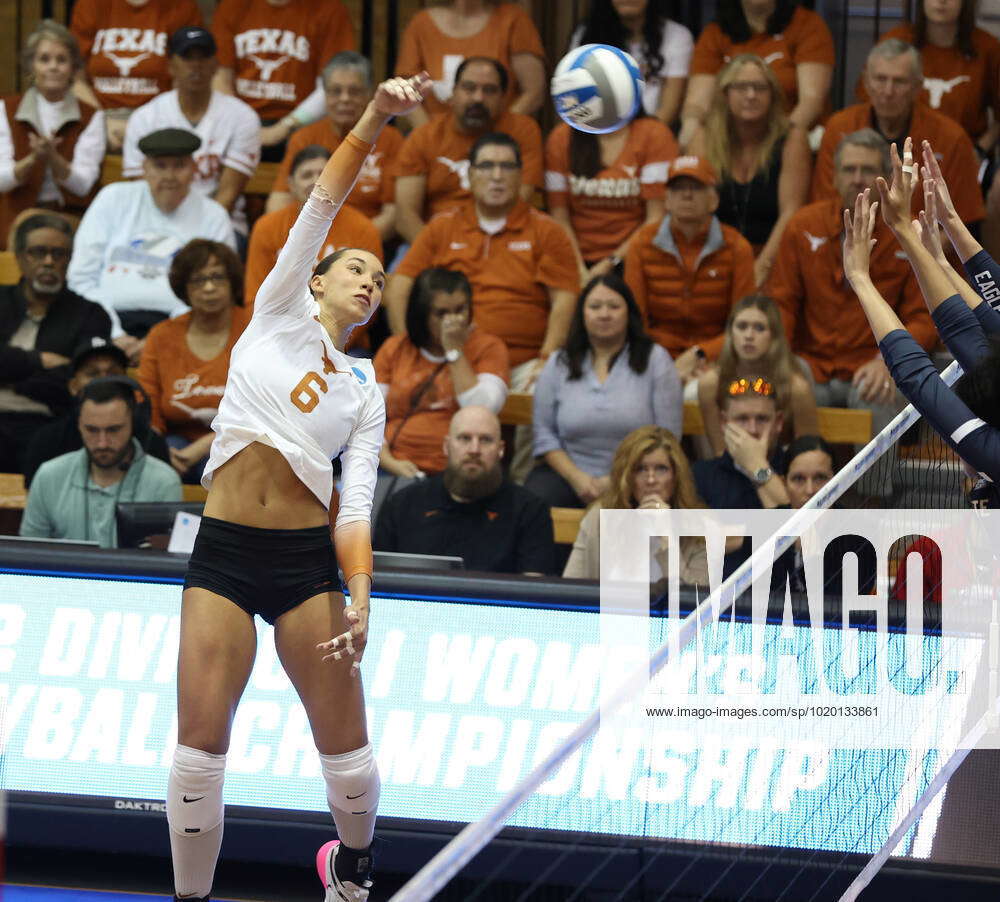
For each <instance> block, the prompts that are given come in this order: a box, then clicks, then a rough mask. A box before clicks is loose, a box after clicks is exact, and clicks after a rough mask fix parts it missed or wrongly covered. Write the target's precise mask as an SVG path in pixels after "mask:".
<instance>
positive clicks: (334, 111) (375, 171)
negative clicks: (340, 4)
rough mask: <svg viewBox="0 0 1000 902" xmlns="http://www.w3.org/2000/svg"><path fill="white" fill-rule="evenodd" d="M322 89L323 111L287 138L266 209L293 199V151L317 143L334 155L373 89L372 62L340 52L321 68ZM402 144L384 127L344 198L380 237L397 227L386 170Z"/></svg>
mask: <svg viewBox="0 0 1000 902" xmlns="http://www.w3.org/2000/svg"><path fill="white" fill-rule="evenodd" d="M323 91H324V94H325V97H326V113H327V115H326V116H324V117H323V118H322V119H320V120H319V121H318V122H314V123H313V124H312V125H307V126H306V127H305V128H300V129H299V130H298V131H297V132H295V133H294V134H293V135H292V137H291V138H290V139H289V141H288V148H287V150H286V151H285V157H284V159H283V160H282V161H281V168H280V169H279V170H278V176H277V178H276V179H275V180H274V186H273V187H272V188H271V194H270V196H269V197H268V198H267V212H269V213H271V212H274V211H275V210H280V209H281V208H282V207H285V206H287V205H288V204H290V203H293V202H294V201H295V198H294V197H293V195H292V191H291V189H290V187H289V184H288V177H289V174H290V172H291V167H292V160H294V159H295V157H296V154H298V152H299V151H300V150H302V149H303V148H304V147H308V146H310V145H316V144H318V145H320V146H321V147H325V148H326V149H327V150H329V151H330V153H333V152H334V151H335V150H336V149H337V147H338V146H339V145H340V142H341V141H343V140H344V136H345V135H346V134H347V133H348V132H349V131H350V130H351V129H352V128H353V127H354V124H355V123H356V122H357V121H358V119H360V118H361V114H362V113H363V112H364V110H365V107H366V106H367V105H368V101H369V100H371V98H372V94H373V93H374V91H375V85H374V83H373V81H372V64H371V63H370V62H369V61H368V60H367V59H366V58H365V57H363V56H362V55H361V54H360V53H355V52H354V51H353V50H343V51H341V52H340V53H338V54H337V55H336V56H335V57H334V58H333V59H332V60H330V62H328V63H327V64H326V67H325V68H324V69H323ZM402 145H403V136H402V135H401V134H400V132H399V130H398V129H397V128H396V127H395V126H392V125H387V126H385V127H384V128H383V129H382V131H381V132H379V136H378V139H377V140H376V141H375V145H374V147H372V150H371V152H370V153H369V154H368V159H367V160H365V165H364V166H363V167H362V169H361V174H360V175H359V176H358V180H357V182H355V184H354V190H353V191H351V193H350V194H349V195H348V197H347V202H348V203H349V204H350V205H351V206H352V207H355V208H356V209H357V210H359V211H360V212H362V213H364V215H365V216H367V217H368V218H369V219H371V220H372V222H373V223H374V225H375V227H376V228H377V229H378V231H379V234H380V235H381V236H382V240H383V241H386V240H388V239H389V238H392V236H393V235H394V234H395V231H396V204H395V200H394V198H393V196H392V193H393V184H392V181H391V179H390V178H389V170H390V167H391V166H392V161H393V160H394V159H395V158H396V157H397V156H398V155H399V149H400V147H402Z"/></svg>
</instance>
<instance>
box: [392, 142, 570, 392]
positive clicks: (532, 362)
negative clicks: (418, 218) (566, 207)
mask: <svg viewBox="0 0 1000 902" xmlns="http://www.w3.org/2000/svg"><path fill="white" fill-rule="evenodd" d="M468 162H469V183H470V185H471V188H472V199H471V200H468V201H465V202H464V203H463V204H462V205H461V206H459V207H458V208H456V209H455V210H452V211H450V212H448V213H442V214H441V215H440V216H437V217H435V219H434V220H433V221H432V222H431V223H429V224H428V226H427V228H425V229H424V230H423V231H422V232H421V233H420V235H419V237H418V238H417V240H416V241H415V242H414V243H413V246H412V247H411V248H410V250H409V252H408V253H407V254H406V256H405V257H404V258H403V260H402V261H401V262H400V264H399V266H398V268H397V269H396V272H395V273H394V274H393V275H392V277H391V278H390V279H389V284H388V286H387V288H386V290H385V305H386V309H387V311H388V314H389V325H390V327H391V328H392V331H393V333H394V334H400V333H403V332H405V331H406V304H407V300H408V298H409V296H410V288H411V287H412V285H413V280H414V279H415V278H416V277H417V276H418V275H420V273H422V272H423V271H424V270H425V269H429V268H430V267H432V266H442V267H444V268H445V269H454V270H458V271H459V272H463V273H465V275H466V276H467V277H468V279H469V282H471V283H472V318H473V320H474V321H475V323H476V325H477V327H479V328H480V329H482V330H483V331H484V332H487V333H489V334H490V335H496V336H498V337H499V338H502V339H503V340H504V342H505V343H506V344H507V349H508V350H509V351H510V362H511V366H512V367H514V371H513V372H512V373H511V388H512V389H513V390H514V391H523V390H525V388H526V387H527V385H528V384H530V383H533V382H534V377H535V376H537V374H538V372H539V371H540V370H541V366H542V363H543V362H544V360H545V359H546V358H547V357H548V356H549V354H551V353H552V352H553V351H557V350H558V349H559V348H561V347H562V346H563V342H564V341H565V339H566V333H567V332H568V330H569V322H570V319H571V318H572V316H573V307H574V303H575V296H576V293H577V291H578V290H579V287H580V276H579V273H578V271H577V267H576V257H575V255H574V253H573V246H572V244H570V240H569V235H567V234H566V232H565V230H564V229H563V228H562V226H560V225H559V224H558V223H557V222H556V221H555V220H554V219H552V217H550V216H548V215H546V214H545V213H541V212H540V211H538V210H536V209H534V207H532V206H531V205H530V204H528V203H526V202H525V201H524V200H522V198H521V186H522V181H521V173H522V159H521V151H520V147H519V146H518V143H517V142H516V141H515V140H514V139H513V138H512V137H511V136H510V135H505V134H501V133H496V134H490V135H484V136H483V137H482V138H480V139H479V140H478V141H476V143H475V144H474V145H473V147H472V150H471V151H470V152H469V161H468ZM519 370H520V374H519ZM521 376H523V378H521ZM518 385H520V386H521V387H520V388H518Z"/></svg>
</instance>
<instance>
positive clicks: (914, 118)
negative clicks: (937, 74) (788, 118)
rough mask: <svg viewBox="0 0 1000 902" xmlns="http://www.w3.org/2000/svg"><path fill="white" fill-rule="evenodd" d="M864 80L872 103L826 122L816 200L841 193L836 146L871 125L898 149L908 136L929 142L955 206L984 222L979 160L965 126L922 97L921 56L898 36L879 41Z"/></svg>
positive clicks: (915, 206)
mask: <svg viewBox="0 0 1000 902" xmlns="http://www.w3.org/2000/svg"><path fill="white" fill-rule="evenodd" d="M864 79H865V86H866V87H867V89H868V94H869V96H870V97H871V101H870V102H869V103H857V104H855V105H854V106H849V107H847V109H844V110H841V111H840V112H839V113H834V114H833V115H832V116H831V117H830V118H829V120H828V121H827V123H826V131H825V133H824V134H823V143H822V144H820V148H819V153H818V155H817V156H816V166H815V167H814V169H813V179H812V191H811V196H812V199H813V200H822V199H823V198H827V197H836V196H837V195H838V194H839V193H840V192H839V191H838V190H837V188H836V186H835V185H834V178H833V173H834V164H833V153H834V150H835V149H836V148H837V146H838V145H839V144H840V140H841V138H843V137H844V135H846V134H849V133H850V132H855V131H857V130H858V129H862V128H872V129H874V130H875V131H877V132H878V133H879V134H880V135H881V136H882V137H883V138H885V140H886V141H887V142H889V143H892V142H895V143H896V146H897V147H902V146H903V139H904V138H906V136H908V135H909V136H910V137H912V138H913V146H914V147H919V146H920V144H921V142H922V141H930V142H931V145H932V146H933V148H934V151H935V154H936V155H937V158H938V159H939V160H940V164H941V172H942V174H943V175H944V177H945V180H946V181H947V182H948V187H949V188H950V189H951V196H952V198H953V199H954V201H955V208H956V209H957V210H958V212H959V213H960V214H961V216H962V219H963V220H964V221H965V222H967V223H970V224H971V223H977V222H979V220H981V219H982V218H983V217H984V216H985V215H986V210H985V207H984V206H983V197H982V193H981V191H980V188H979V182H978V180H977V173H978V171H979V158H978V157H977V156H976V152H975V150H974V149H973V146H972V141H971V140H970V139H969V136H968V135H967V134H966V133H965V131H964V129H963V128H962V126H960V125H959V124H958V123H957V122H955V121H954V120H952V119H949V118H948V117H947V116H943V115H941V113H938V112H935V111H934V110H932V109H931V108H930V107H929V106H927V105H926V104H924V103H921V102H920V101H919V100H918V96H919V94H920V90H921V87H922V86H923V74H922V68H921V63H920V54H919V53H918V52H917V51H916V50H915V49H914V48H913V47H912V46H910V45H909V44H906V43H904V42H903V41H900V40H897V39H896V38H891V39H889V40H887V41H883V42H882V43H881V44H876V45H875V46H874V47H873V48H872V49H871V51H870V52H869V54H868V62H867V63H866V65H865V74H864ZM917 194H919V192H915V193H914V200H913V215H914V216H916V214H917V211H918V210H919V209H920V205H921V204H920V199H919V198H918V197H917ZM852 204H853V200H852Z"/></svg>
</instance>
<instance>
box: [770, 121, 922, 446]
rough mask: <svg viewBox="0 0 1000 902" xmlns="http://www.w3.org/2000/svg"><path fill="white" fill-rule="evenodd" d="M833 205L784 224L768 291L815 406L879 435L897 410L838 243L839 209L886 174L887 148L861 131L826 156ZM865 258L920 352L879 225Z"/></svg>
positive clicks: (906, 281) (900, 260)
mask: <svg viewBox="0 0 1000 902" xmlns="http://www.w3.org/2000/svg"><path fill="white" fill-rule="evenodd" d="M834 165H835V167H836V169H835V185H836V187H837V194H838V196H837V197H833V198H827V199H825V200H821V201H818V202H817V203H814V204H809V205H807V206H805V207H803V208H802V209H801V210H799V211H798V212H797V213H796V214H795V216H793V217H792V220H791V222H789V223H788V228H786V229H785V234H784V235H783V236H782V239H781V249H780V250H779V252H778V259H777V262H776V263H775V267H774V272H773V273H772V276H771V280H770V282H769V283H768V287H769V289H770V290H769V293H770V295H771V296H772V297H773V298H774V299H775V300H776V301H777V302H778V305H779V306H780V307H781V313H782V319H783V320H784V324H785V331H786V333H787V335H788V340H789V341H790V342H791V345H792V350H793V351H794V352H795V353H796V354H798V355H799V356H801V357H803V358H804V359H805V361H806V363H808V364H809V367H810V368H811V370H812V373H811V375H812V377H813V379H814V380H815V383H816V385H815V394H816V403H817V404H819V405H821V406H826V407H851V408H861V409H867V410H871V412H872V429H873V431H876V432H877V431H878V430H880V429H881V428H882V427H883V426H885V425H886V424H887V423H888V422H889V420H891V419H892V417H893V416H895V415H896V413H898V412H899V409H900V401H899V397H900V396H899V395H898V394H897V392H896V388H895V386H894V385H893V382H892V380H891V379H890V378H889V371H888V370H887V369H886V366H885V363H883V361H882V355H881V354H880V353H879V351H878V348H877V347H876V345H875V341H874V339H873V338H872V334H871V330H870V329H869V328H868V322H867V320H866V319H865V315H864V312H863V310H862V309H861V308H860V306H859V305H858V303H857V300H856V298H855V296H854V291H853V290H852V289H851V286H850V285H849V284H848V283H847V282H846V280H845V279H844V267H843V260H842V258H841V241H842V236H843V230H844V208H845V207H853V206H854V200H855V198H856V197H857V196H858V194H859V193H860V192H862V191H864V190H865V189H866V188H874V185H875V179H876V178H877V177H878V176H880V175H882V176H888V174H889V147H888V145H887V144H886V142H885V139H883V138H882V136H881V135H879V134H878V133H877V132H875V131H874V130H873V129H870V128H866V129H861V130H860V131H856V132H854V133H852V134H849V135H845V136H844V137H843V138H842V139H841V141H840V144H839V146H838V147H837V150H836V153H835V154H834ZM875 237H876V239H877V241H878V243H877V244H876V246H875V249H874V250H873V251H872V261H871V273H872V279H873V280H874V282H875V285H876V286H877V287H878V290H879V291H880V292H881V293H882V296H883V297H885V299H886V300H887V301H888V302H889V304H891V305H892V307H893V309H894V310H895V311H896V313H897V314H898V315H899V318H900V319H901V320H902V321H903V323H904V324H905V326H906V328H907V329H909V330H910V333H911V334H912V335H913V337H914V338H915V339H916V340H917V341H918V342H920V343H921V344H922V345H923V346H924V347H925V348H930V347H932V346H933V345H934V342H935V340H936V332H935V330H934V325H933V324H932V322H931V319H930V316H929V315H928V313H927V308H926V307H925V306H924V303H923V300H922V299H921V296H920V289H919V288H918V286H917V283H916V280H915V279H914V278H913V273H912V272H911V270H910V265H909V263H908V262H907V260H906V257H905V255H903V254H902V251H901V250H900V248H899V244H898V243H897V242H896V240H895V238H894V237H893V236H892V234H891V232H890V231H889V229H888V228H887V227H886V226H885V224H884V223H883V222H882V221H881V219H880V220H879V224H878V226H877V227H876V232H875Z"/></svg>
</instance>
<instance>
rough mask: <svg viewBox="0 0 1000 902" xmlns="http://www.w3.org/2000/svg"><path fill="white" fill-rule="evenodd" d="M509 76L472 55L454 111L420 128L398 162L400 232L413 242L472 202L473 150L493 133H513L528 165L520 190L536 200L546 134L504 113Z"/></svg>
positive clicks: (459, 81)
mask: <svg viewBox="0 0 1000 902" xmlns="http://www.w3.org/2000/svg"><path fill="white" fill-rule="evenodd" d="M507 83H508V74H507V70H506V69H505V68H504V67H503V65H502V64H501V63H499V62H498V61H497V60H495V59H492V58H490V57H483V56H470V57H467V58H466V59H465V60H463V61H462V64H461V65H460V66H459V67H458V70H457V71H456V73H455V90H454V91H453V92H452V95H451V97H450V98H449V100H448V104H449V106H450V107H451V111H450V112H444V113H438V114H436V115H435V116H432V117H431V119H430V121H429V122H426V123H425V124H424V125H421V126H419V127H418V128H415V129H414V130H413V131H412V132H411V134H410V135H409V137H408V138H407V139H406V141H404V142H403V147H402V149H401V150H400V154H399V160H398V162H397V163H396V231H397V232H399V234H400V235H401V236H402V237H403V239H404V240H406V241H409V242H411V243H412V242H413V241H415V240H416V237H417V235H418V234H419V233H420V230H421V229H423V227H424V226H425V225H426V224H427V223H428V222H430V220H431V217H433V216H434V215H435V214H437V213H441V212H444V211H446V210H451V209H453V208H454V207H456V206H457V205H458V204H460V203H462V202H463V201H465V200H467V199H468V198H469V195H470V193H471V191H472V184H471V181H470V178H469V151H470V150H471V148H472V145H473V144H475V143H476V141H477V139H478V138H480V137H481V136H482V135H485V134H487V133H489V132H502V133H504V134H507V135H510V136H511V138H513V139H514V141H515V142H516V143H517V146H518V148H519V151H520V157H521V160H522V161H523V171H522V178H521V183H520V185H519V188H518V191H519V193H520V196H521V197H522V199H524V200H530V199H531V197H532V195H533V194H534V192H535V189H536V188H541V187H542V133H541V131H540V129H539V128H538V123H536V122H535V120H534V119H532V118H531V117H530V116H525V115H523V114H521V113H511V112H509V111H505V110H504V109H503V98H504V95H505V93H506V91H507Z"/></svg>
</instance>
